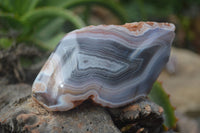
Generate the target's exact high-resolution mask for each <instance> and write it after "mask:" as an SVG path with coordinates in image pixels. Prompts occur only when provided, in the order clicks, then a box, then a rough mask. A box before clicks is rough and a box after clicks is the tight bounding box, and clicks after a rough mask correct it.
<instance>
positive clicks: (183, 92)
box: [158, 48, 200, 113]
mask: <svg viewBox="0 0 200 133" xmlns="http://www.w3.org/2000/svg"><path fill="white" fill-rule="evenodd" d="M172 56H175V58H176V60H177V62H176V71H175V74H173V75H170V74H168V73H166V71H163V72H162V73H161V75H160V77H159V79H158V80H159V81H162V82H163V86H164V88H165V89H166V91H167V93H169V94H170V96H171V97H170V99H171V101H172V104H173V105H174V106H175V107H176V109H177V110H178V111H180V112H183V113H185V112H199V111H200V104H199V103H200V98H199V94H200V69H199V68H200V56H199V55H197V54H195V53H193V52H191V51H188V50H184V49H177V48H173V49H172Z"/></svg>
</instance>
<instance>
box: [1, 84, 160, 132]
mask: <svg viewBox="0 0 200 133" xmlns="http://www.w3.org/2000/svg"><path fill="white" fill-rule="evenodd" d="M0 92H1V93H0V132H1V133H7V132H32V133H46V132H48V133H60V132H65V133H120V132H121V131H120V130H119V128H120V129H122V130H125V128H124V129H123V126H126V124H131V125H132V126H131V130H129V131H128V130H127V133H128V132H130V131H132V132H138V133H140V132H141V133H143V132H152V131H153V132H161V129H162V126H161V125H162V122H163V119H162V113H163V110H162V108H161V107H159V106H157V105H156V104H154V103H152V102H150V101H148V100H141V101H138V102H136V103H134V104H132V105H129V106H127V107H123V108H118V109H108V108H103V107H100V106H98V105H95V104H93V103H91V102H90V101H86V102H84V103H83V104H81V105H80V106H78V107H77V108H75V109H73V110H70V111H66V112H47V111H46V110H45V109H44V108H43V107H41V106H40V105H39V104H37V103H35V102H34V101H33V100H32V98H31V86H30V85H27V84H17V85H8V86H6V85H4V86H0ZM111 116H112V118H111ZM113 121H114V122H113ZM114 123H115V124H114ZM117 126H118V128H117ZM125 131H126V130H125Z"/></svg>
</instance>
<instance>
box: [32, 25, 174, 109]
mask: <svg viewBox="0 0 200 133" xmlns="http://www.w3.org/2000/svg"><path fill="white" fill-rule="evenodd" d="M174 29H175V27H174V25H173V24H169V23H156V22H138V23H137V22H135V23H127V24H125V25H99V26H89V27H85V28H82V29H79V30H75V31H72V32H70V33H68V34H67V35H66V36H65V37H64V38H63V39H62V40H61V41H60V43H59V44H58V45H57V47H56V49H55V51H54V52H53V53H52V54H51V56H50V57H49V59H48V60H47V62H46V64H45V65H44V67H43V68H42V70H41V71H40V73H39V74H38V76H37V78H36V79H35V81H34V84H33V87H32V91H33V99H34V100H35V101H37V102H38V103H40V104H42V105H43V106H44V107H45V108H46V109H48V110H50V111H66V110H70V109H72V108H74V107H76V106H77V105H79V104H81V103H82V102H83V101H84V100H86V99H92V100H93V101H94V102H95V103H98V104H100V105H102V106H106V107H111V108H115V107H120V106H123V105H126V104H128V103H130V102H133V101H135V100H137V99H138V98H141V97H145V96H146V95H147V94H148V93H149V91H150V90H151V87H152V84H153V83H154V82H155V80H156V79H157V77H158V75H159V74H160V72H161V70H162V68H163V66H164V65H165V64H166V62H167V61H168V57H169V54H170V48H171V43H172V41H173V39H174Z"/></svg>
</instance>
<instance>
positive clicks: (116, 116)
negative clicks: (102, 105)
mask: <svg viewBox="0 0 200 133" xmlns="http://www.w3.org/2000/svg"><path fill="white" fill-rule="evenodd" d="M163 111H164V110H163V108H162V107H160V106H158V105H157V104H155V103H153V102H151V101H149V100H148V99H140V100H138V101H137V102H135V103H132V104H131V105H128V106H126V107H122V108H116V109H109V112H110V114H111V116H112V118H113V120H114V122H115V124H116V125H117V126H118V127H119V128H120V129H121V130H122V131H126V132H128V131H129V132H130V133H133V132H137V133H139V132H140V131H141V132H149V133H160V132H161V131H162V124H163V116H162V115H163ZM127 125H128V127H129V128H128V130H127Z"/></svg>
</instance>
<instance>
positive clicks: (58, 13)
mask: <svg viewBox="0 0 200 133" xmlns="http://www.w3.org/2000/svg"><path fill="white" fill-rule="evenodd" d="M45 17H61V18H64V19H66V20H68V21H69V22H71V23H72V24H73V25H74V26H75V27H76V28H82V27H84V26H85V24H84V22H83V21H82V20H81V19H80V18H79V17H78V16H77V15H75V14H74V13H72V12H71V11H69V10H65V9H63V8H57V7H43V8H38V9H36V10H33V11H30V12H29V13H27V14H25V15H24V16H22V17H21V20H22V22H24V23H28V24H29V25H31V26H33V25H34V24H36V23H37V22H39V21H40V20H41V19H43V18H45Z"/></svg>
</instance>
